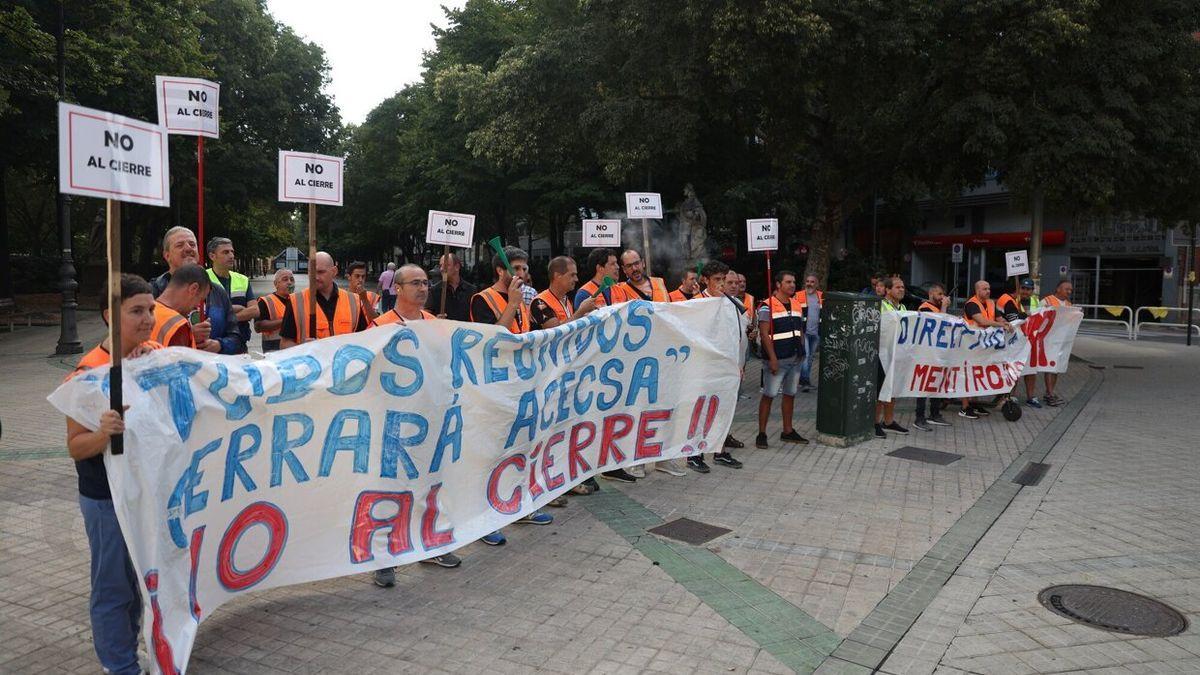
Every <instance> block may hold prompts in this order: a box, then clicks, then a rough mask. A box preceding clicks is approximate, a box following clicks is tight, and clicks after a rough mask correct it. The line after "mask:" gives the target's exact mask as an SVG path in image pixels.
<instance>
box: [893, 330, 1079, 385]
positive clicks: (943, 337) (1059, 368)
mask: <svg viewBox="0 0 1200 675" xmlns="http://www.w3.org/2000/svg"><path fill="white" fill-rule="evenodd" d="M1082 320H1083V313H1082V312H1081V311H1079V309H1077V308H1075V307H1059V308H1054V307H1046V308H1043V309H1041V310H1038V311H1037V312H1034V313H1033V314H1031V315H1029V318H1028V319H1026V320H1024V321H1018V322H1016V323H1014V324H1013V325H1014V326H1015V327H1016V330H1014V331H1012V332H1011V333H1010V332H1008V331H1005V330H1004V329H1003V328H972V327H970V326H968V325H967V323H966V321H963V319H962V318H961V317H957V316H952V315H950V314H938V313H934V312H886V313H884V314H883V315H882V316H881V317H880V324H879V361H880V363H881V364H883V371H884V373H885V376H886V377H885V378H884V381H883V389H882V390H881V391H880V392H879V400H881V401H891V400H892V399H895V398H909V397H914V396H916V397H928V398H963V397H974V396H985V395H992V394H1002V393H1007V392H1009V391H1012V388H1013V386H1014V385H1016V383H1017V380H1018V379H1019V378H1020V377H1021V375H1027V374H1029V373H1042V372H1048V373H1062V372H1065V371H1066V370H1067V362H1068V360H1069V359H1070V357H1071V346H1072V345H1073V344H1074V343H1075V333H1076V332H1078V330H1079V324H1080V322H1081V321H1082Z"/></svg>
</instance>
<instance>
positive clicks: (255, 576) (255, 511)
mask: <svg viewBox="0 0 1200 675" xmlns="http://www.w3.org/2000/svg"><path fill="white" fill-rule="evenodd" d="M255 525H263V526H265V527H266V528H267V537H268V538H267V548H266V550H265V551H264V552H263V557H262V559H260V560H259V561H258V562H257V563H255V564H254V565H253V566H252V567H250V569H248V570H245V571H242V570H239V569H238V568H237V567H236V566H235V565H234V564H233V554H234V552H235V550H236V549H237V544H238V542H239V541H241V539H242V535H243V534H245V533H246V531H247V530H249V529H250V528H252V527H254V526H255ZM287 534H288V526H287V517H286V516H284V515H283V511H280V510H279V507H278V506H275V505H274V504H272V503H270V502H255V503H253V504H251V505H250V506H247V507H246V508H244V509H242V512H241V513H239V514H237V517H236V518H234V519H233V522H232V523H230V524H229V529H227V530H225V535H224V536H223V537H221V544H220V546H218V547H217V579H218V580H219V581H220V582H221V585H222V586H224V587H225V588H226V589H228V590H230V591H242V590H245V589H247V588H250V587H251V586H253V585H254V584H257V583H258V582H260V581H262V580H263V579H265V578H266V577H267V575H268V574H270V573H271V570H273V569H275V563H277V562H279V558H280V557H281V556H282V555H283V547H284V545H285V544H286V543H287Z"/></svg>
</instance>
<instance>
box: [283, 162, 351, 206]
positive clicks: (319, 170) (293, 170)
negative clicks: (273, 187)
mask: <svg viewBox="0 0 1200 675" xmlns="http://www.w3.org/2000/svg"><path fill="white" fill-rule="evenodd" d="M343 162H344V160H343V158H341V157H330V156H328V155H316V154H313V153H311V152H296V151H294V150H280V151H279V201H281V202H304V203H308V204H329V205H331V206H341V205H342V173H343V172H342V163H343Z"/></svg>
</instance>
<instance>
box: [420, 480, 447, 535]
mask: <svg viewBox="0 0 1200 675" xmlns="http://www.w3.org/2000/svg"><path fill="white" fill-rule="evenodd" d="M441 489H442V484H441V483H438V484H437V485H434V486H433V487H431V488H429V494H427V495H425V513H423V514H422V515H421V546H422V547H424V548H425V550H426V551H432V550H433V549H435V548H441V547H443V546H446V545H447V544H453V543H454V528H453V527H451V528H450V529H448V530H439V529H437V519H438V514H439V513H441V510H440V509H439V508H438V499H437V496H438V492H439V491H441Z"/></svg>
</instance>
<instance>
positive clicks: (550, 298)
mask: <svg viewBox="0 0 1200 675" xmlns="http://www.w3.org/2000/svg"><path fill="white" fill-rule="evenodd" d="M537 297H538V298H540V299H541V300H542V301H543V302H545V303H546V304H547V305H550V309H552V310H554V316H556V317H558V320H559V321H560V322H562V323H566V322H568V321H570V320H571V315H572V314H574V313H575V308H574V307H573V306H572V305H571V299H570V298H556V297H554V293H552V292H550V289H549V288H547V289H546V290H544V291H542V292H541V293H538V294H537ZM564 300H565V301H566V302H565V304H564V302H563V301H564Z"/></svg>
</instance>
